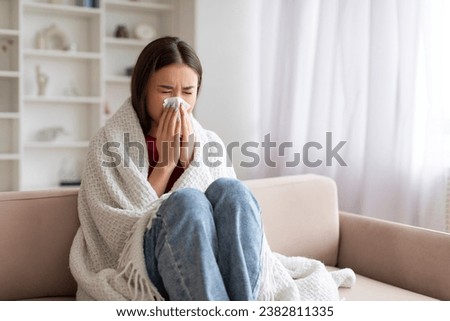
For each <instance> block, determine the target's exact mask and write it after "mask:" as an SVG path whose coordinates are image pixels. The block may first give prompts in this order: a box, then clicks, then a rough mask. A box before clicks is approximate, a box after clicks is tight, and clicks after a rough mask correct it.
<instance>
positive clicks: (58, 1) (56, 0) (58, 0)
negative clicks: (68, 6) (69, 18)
mask: <svg viewBox="0 0 450 321" xmlns="http://www.w3.org/2000/svg"><path fill="white" fill-rule="evenodd" d="M48 2H49V3H53V4H64V0H48Z"/></svg>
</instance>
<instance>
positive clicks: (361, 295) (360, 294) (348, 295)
mask: <svg viewBox="0 0 450 321" xmlns="http://www.w3.org/2000/svg"><path fill="white" fill-rule="evenodd" d="M327 269H328V270H329V271H335V270H337V268H335V267H327ZM339 295H340V297H341V299H342V300H347V301H437V300H436V299H434V298H431V297H429V296H425V295H422V294H419V293H415V292H411V291H408V290H405V289H402V288H399V287H396V286H393V285H389V284H387V283H383V282H379V281H376V280H373V279H370V278H368V277H365V276H362V275H359V274H356V282H355V284H354V285H353V286H352V287H351V288H339Z"/></svg>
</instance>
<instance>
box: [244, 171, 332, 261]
mask: <svg viewBox="0 0 450 321" xmlns="http://www.w3.org/2000/svg"><path fill="white" fill-rule="evenodd" d="M245 183H246V184H247V185H248V186H249V187H250V189H251V190H252V192H253V193H254V195H255V196H256V198H257V199H258V202H259V203H260V206H261V209H262V217H263V221H264V229H265V233H266V236H267V240H268V242H269V245H270V247H271V248H272V250H273V251H276V252H279V253H281V254H284V255H288V256H304V257H309V258H314V259H317V260H320V261H322V262H324V263H325V264H326V265H331V266H335V265H336V263H337V256H338V246H339V213H338V200H337V188H336V184H335V182H334V181H333V180H332V179H330V178H327V177H324V176H318V175H295V176H284V177H273V178H265V179H256V180H250V181H246V182H245Z"/></svg>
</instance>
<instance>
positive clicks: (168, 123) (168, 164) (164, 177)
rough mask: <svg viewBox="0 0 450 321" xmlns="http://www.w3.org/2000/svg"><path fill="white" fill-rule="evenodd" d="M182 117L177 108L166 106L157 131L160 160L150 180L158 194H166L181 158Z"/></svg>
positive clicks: (157, 148) (157, 147)
mask: <svg viewBox="0 0 450 321" xmlns="http://www.w3.org/2000/svg"><path fill="white" fill-rule="evenodd" d="M180 131H181V119H180V116H179V113H178V111H177V110H175V108H165V109H164V110H163V113H162V115H161V118H160V119H159V122H158V128H157V131H156V150H157V151H158V162H157V163H156V165H155V167H154V168H153V170H152V172H151V173H150V175H149V177H148V182H149V183H150V185H151V186H152V187H153V189H154V190H155V192H156V194H157V195H158V196H161V195H162V194H164V191H165V190H166V186H167V183H168V182H169V179H170V176H171V175H172V173H173V170H174V169H175V167H176V166H177V163H178V161H179V159H180Z"/></svg>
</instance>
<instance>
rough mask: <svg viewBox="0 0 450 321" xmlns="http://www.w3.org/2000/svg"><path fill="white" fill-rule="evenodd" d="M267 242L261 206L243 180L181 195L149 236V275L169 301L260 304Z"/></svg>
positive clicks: (177, 193)
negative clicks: (263, 261) (259, 295)
mask: <svg viewBox="0 0 450 321" xmlns="http://www.w3.org/2000/svg"><path fill="white" fill-rule="evenodd" d="M262 237H263V232H262V225H261V216H260V209H259V205H258V203H257V201H256V199H255V198H254V197H253V195H252V194H251V192H250V191H249V190H248V189H247V188H246V187H245V186H244V185H243V184H242V183H241V182H239V181H238V180H235V179H230V178H220V179H218V180H216V181H214V182H213V183H212V184H211V185H210V186H209V187H208V189H207V190H206V192H205V193H203V192H201V191H199V190H197V189H193V188H184V189H180V190H178V191H175V192H174V193H172V194H171V195H170V197H169V198H168V199H166V200H165V201H164V202H163V203H162V204H161V206H160V208H159V210H158V212H157V215H156V217H155V218H154V219H153V222H152V227H151V228H150V229H149V230H147V231H146V233H145V237H144V254H145V260H146V266H147V271H148V274H149V277H150V279H151V280H152V282H153V284H154V285H155V286H156V288H157V289H158V291H159V292H160V294H161V295H162V296H163V297H164V298H165V299H166V300H177V301H182V300H241V301H243V300H254V299H256V297H257V295H258V289H259V275H260V270H261V247H262Z"/></svg>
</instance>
